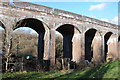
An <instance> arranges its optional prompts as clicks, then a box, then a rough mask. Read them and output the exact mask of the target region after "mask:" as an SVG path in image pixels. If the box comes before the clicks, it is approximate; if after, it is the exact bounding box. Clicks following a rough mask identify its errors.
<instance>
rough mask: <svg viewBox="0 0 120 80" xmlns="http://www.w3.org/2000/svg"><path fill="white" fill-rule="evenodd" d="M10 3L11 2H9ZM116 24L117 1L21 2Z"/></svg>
mask: <svg viewBox="0 0 120 80" xmlns="http://www.w3.org/2000/svg"><path fill="white" fill-rule="evenodd" d="M11 1H12V0H11ZM22 1H26V2H31V3H35V4H39V5H44V6H48V7H52V8H57V9H61V10H65V11H70V12H73V13H77V14H81V15H84V16H89V17H93V18H96V19H100V20H103V21H107V22H110V23H113V24H118V0H109V2H108V0H74V1H73V0H69V1H67V0H22Z"/></svg>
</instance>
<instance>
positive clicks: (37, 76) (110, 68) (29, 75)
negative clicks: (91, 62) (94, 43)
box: [2, 60, 120, 80]
mask: <svg viewBox="0 0 120 80" xmlns="http://www.w3.org/2000/svg"><path fill="white" fill-rule="evenodd" d="M118 63H119V64H120V60H116V61H113V62H110V63H106V64H103V65H101V66H98V67H94V68H91V69H87V68H86V69H84V70H77V71H73V70H68V71H59V72H17V73H5V74H3V79H2V80H47V79H49V80H50V78H51V79H52V80H53V79H54V80H64V79H65V80H66V78H67V79H68V78H69V79H72V80H73V79H74V78H104V79H106V78H109V79H108V80H110V78H119V79H120V77H119V76H118V74H120V72H119V70H118V67H120V65H118Z"/></svg>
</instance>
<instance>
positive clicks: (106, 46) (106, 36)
mask: <svg viewBox="0 0 120 80" xmlns="http://www.w3.org/2000/svg"><path fill="white" fill-rule="evenodd" d="M112 34H113V33H112V32H107V33H106V34H105V36H104V55H105V56H104V60H105V61H106V58H107V53H108V44H107V42H108V40H109V38H110V36H111V35H112Z"/></svg>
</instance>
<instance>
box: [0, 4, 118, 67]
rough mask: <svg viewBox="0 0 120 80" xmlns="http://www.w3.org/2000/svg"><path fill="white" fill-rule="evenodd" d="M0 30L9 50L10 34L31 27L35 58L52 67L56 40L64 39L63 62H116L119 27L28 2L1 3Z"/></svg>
mask: <svg viewBox="0 0 120 80" xmlns="http://www.w3.org/2000/svg"><path fill="white" fill-rule="evenodd" d="M0 26H2V27H3V28H4V30H5V32H6V42H7V43H6V47H7V48H8V49H9V43H10V39H11V37H12V32H13V31H14V30H15V29H17V28H19V27H30V28H32V29H33V30H35V31H36V32H37V33H38V34H39V37H38V58H39V59H40V60H49V61H50V64H51V65H55V54H56V52H55V49H56V48H55V44H56V43H55V36H56V34H55V33H56V31H58V32H59V33H60V34H62V36H63V52H64V53H63V58H64V59H66V60H67V59H68V60H70V61H74V62H76V63H79V62H81V61H84V60H89V61H93V62H105V61H106V57H107V56H108V55H112V58H113V59H117V58H119V53H118V43H119V40H120V36H119V35H118V26H117V25H115V24H112V23H108V22H104V21H100V20H98V19H94V18H91V17H87V16H83V15H79V14H76V13H72V12H68V11H63V10H60V9H53V8H50V7H47V6H43V5H37V4H33V3H28V2H13V4H9V3H7V2H1V3H0Z"/></svg>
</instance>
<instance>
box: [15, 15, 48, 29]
mask: <svg viewBox="0 0 120 80" xmlns="http://www.w3.org/2000/svg"><path fill="white" fill-rule="evenodd" d="M24 19H36V20H38V21H40V22H42V24H44V25H46V26H47V27H48V28H49V29H50V27H49V26H48V25H49V23H47V22H46V21H44V20H43V18H38V17H34V16H25V17H20V18H15V22H19V21H21V20H24ZM15 24H16V23H15Z"/></svg>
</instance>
